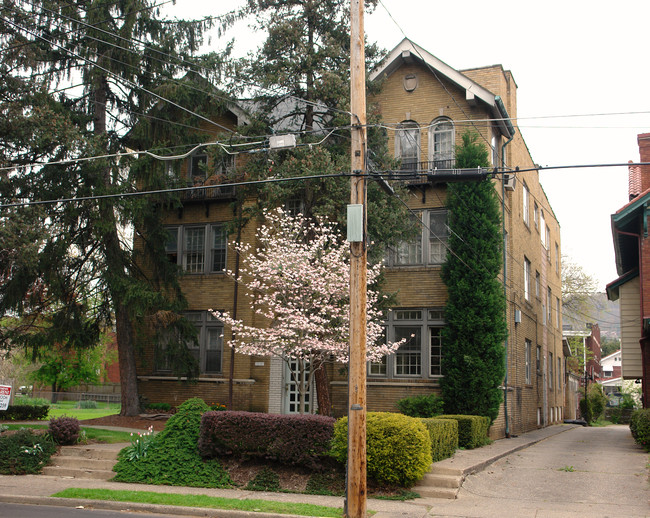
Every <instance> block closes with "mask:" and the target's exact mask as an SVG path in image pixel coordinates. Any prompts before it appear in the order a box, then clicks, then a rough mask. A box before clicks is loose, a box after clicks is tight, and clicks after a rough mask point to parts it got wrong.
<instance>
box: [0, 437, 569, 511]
mask: <svg viewBox="0 0 650 518" xmlns="http://www.w3.org/2000/svg"><path fill="white" fill-rule="evenodd" d="M573 428H576V425H556V426H550V427H547V428H542V429H539V430H535V431H533V432H530V433H526V434H523V435H521V436H519V437H514V438H510V439H501V440H498V441H495V442H494V443H492V444H490V445H488V446H484V447H483V448H478V449H475V450H462V451H457V452H456V454H455V455H454V456H453V457H452V458H450V459H445V460H443V461H441V462H440V463H438V464H441V465H447V466H449V467H453V468H455V469H459V470H461V471H462V472H463V474H465V475H468V474H471V473H475V472H479V471H481V470H483V469H484V468H485V467H486V466H488V465H490V464H491V463H492V462H495V461H496V460H498V459H500V458H502V457H504V456H506V455H509V454H511V453H513V452H516V451H518V450H521V449H523V448H526V447H528V446H531V445H533V444H536V443H538V442H540V441H543V440H544V439H546V438H548V437H550V436H553V435H556V434H558V433H562V432H565V431H568V430H571V429H573ZM66 488H93V489H95V488H104V489H116V490H132V491H154V492H159V493H179V494H201V495H208V496H219V497H225V498H235V499H240V500H270V501H277V502H300V503H312V504H317V505H324V506H328V507H335V508H336V507H339V508H342V507H343V505H344V499H343V498H342V497H334V496H321V495H304V494H295V493H266V492H258V491H247V490H241V489H208V488H188V487H176V486H151V485H143V484H124V483H119V482H110V481H108V482H105V481H99V480H87V479H74V478H65V477H53V476H46V475H23V476H6V475H5V476H0V502H8V503H9V502H10V503H22V504H36V505H39V504H40V505H56V506H66V507H78V506H83V507H85V508H95V509H112V510H132V511H140V512H150V513H164V514H176V515H180V516H205V515H206V514H207V512H208V511H209V515H210V516H215V517H235V518H237V517H242V518H243V517H249V516H251V517H252V516H255V517H258V518H259V517H266V518H271V517H274V518H286V517H287V515H276V514H269V513H260V512H245V511H232V510H227V511H226V510H220V509H209V510H208V509H201V508H191V507H175V506H174V507H173V506H162V505H150V504H135V503H122V502H108V501H103V500H102V501H94V500H77V499H62V498H53V497H51V495H52V494H54V493H56V492H58V491H62V490H63V489H66ZM437 501H439V500H437V499H432V498H418V499H413V500H408V501H404V502H403V501H391V500H378V499H374V498H369V499H368V503H367V508H368V510H369V511H375V513H376V514H375V515H374V517H375V518H397V517H400V518H424V517H426V516H427V515H428V512H429V510H430V509H431V507H434V506H435V503H436V502H437Z"/></svg>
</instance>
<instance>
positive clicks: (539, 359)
mask: <svg viewBox="0 0 650 518" xmlns="http://www.w3.org/2000/svg"><path fill="white" fill-rule="evenodd" d="M535 368H536V369H537V372H538V373H541V372H542V348H541V347H540V346H539V345H538V346H537V347H536V348H535Z"/></svg>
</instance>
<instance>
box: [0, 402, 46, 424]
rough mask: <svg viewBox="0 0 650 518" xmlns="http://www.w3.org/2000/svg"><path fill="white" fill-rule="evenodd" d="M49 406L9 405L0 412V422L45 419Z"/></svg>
mask: <svg viewBox="0 0 650 518" xmlns="http://www.w3.org/2000/svg"><path fill="white" fill-rule="evenodd" d="M49 411H50V405H11V406H10V407H8V408H7V410H4V411H2V412H0V421H2V420H4V421H31V420H34V419H45V418H46V417H47V414H48V412H49Z"/></svg>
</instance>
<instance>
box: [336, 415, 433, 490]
mask: <svg viewBox="0 0 650 518" xmlns="http://www.w3.org/2000/svg"><path fill="white" fill-rule="evenodd" d="M331 453H332V456H333V457H334V458H335V459H336V460H338V461H339V462H341V463H345V462H346V460H347V453H348V419H347V417H343V418H341V419H339V420H338V421H337V422H336V425H335V426H334V437H333V439H332V450H331ZM366 460H367V474H368V477H370V478H372V479H373V480H375V481H377V482H379V483H387V484H396V485H400V486H406V487H408V486H411V485H413V484H414V483H415V482H417V481H418V480H420V479H421V478H422V477H423V476H424V474H425V473H426V472H427V470H428V469H429V466H430V465H431V439H430V438H429V433H428V432H427V429H426V427H425V426H424V424H423V423H422V421H421V420H420V419H416V418H413V417H409V416H406V415H402V414H395V413H391V412H368V414H367V416H366Z"/></svg>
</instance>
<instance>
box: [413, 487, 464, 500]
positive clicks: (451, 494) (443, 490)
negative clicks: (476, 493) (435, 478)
mask: <svg viewBox="0 0 650 518" xmlns="http://www.w3.org/2000/svg"><path fill="white" fill-rule="evenodd" d="M413 491H415V492H416V493H418V494H419V495H420V496H421V497H422V498H444V499H446V500H455V499H456V497H457V496H458V491H460V488H459V487H456V488H450V487H427V486H415V487H414V488H413Z"/></svg>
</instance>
